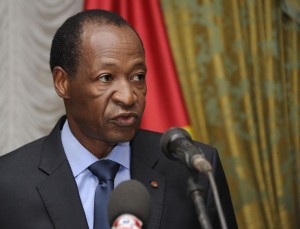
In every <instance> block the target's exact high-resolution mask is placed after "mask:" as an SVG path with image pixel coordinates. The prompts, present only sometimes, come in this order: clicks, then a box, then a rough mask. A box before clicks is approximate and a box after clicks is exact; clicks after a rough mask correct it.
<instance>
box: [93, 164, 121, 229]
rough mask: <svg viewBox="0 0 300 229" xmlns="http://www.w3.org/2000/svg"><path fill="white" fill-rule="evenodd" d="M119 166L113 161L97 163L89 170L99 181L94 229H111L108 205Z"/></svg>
mask: <svg viewBox="0 0 300 229" xmlns="http://www.w3.org/2000/svg"><path fill="white" fill-rule="evenodd" d="M119 166H120V165H119V164H118V163H116V162H114V161H111V160H101V161H97V162H95V163H94V164H92V165H91V166H90V167H89V170H90V171H91V172H92V173H93V174H94V175H95V176H96V177H98V179H99V184H98V185H97V188H96V192H95V205H94V229H109V228H110V226H109V223H108V216H107V205H108V200H109V196H110V193H111V191H112V190H113V188H114V179H115V176H116V174H117V172H118V170H119Z"/></svg>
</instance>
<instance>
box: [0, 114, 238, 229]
mask: <svg viewBox="0 0 300 229" xmlns="http://www.w3.org/2000/svg"><path fill="white" fill-rule="evenodd" d="M64 120H65V118H62V119H61V120H60V121H59V122H58V123H57V125H56V126H55V127H54V129H53V130H52V132H51V133H50V134H49V135H48V136H46V137H43V138H41V139H39V140H36V141H34V142H32V143H29V144H27V145H25V146H23V147H21V148H19V149H17V150H15V151H13V152H11V153H9V154H6V155H4V156H2V157H0V228H1V229H7V228H11V229H13V228H22V229H48V228H49V229H50V228H57V229H69V228H70V229H77V228H78V229H84V228H88V225H87V221H86V218H85V213H84V210H83V207H82V204H81V200H80V197H79V192H78V189H77V185H76V182H75V179H74V177H73V174H72V172H71V168H70V165H69V163H68V160H67V158H66V155H65V153H64V149H63V146H62V143H61V136H60V130H61V128H62V126H63V123H64ZM160 137H161V134H159V133H153V132H150V131H145V130H140V131H138V133H137V134H136V136H135V138H134V140H133V141H132V142H131V150H132V153H131V154H132V156H131V176H132V179H136V180H139V181H141V182H142V183H143V184H144V185H145V186H146V187H147V189H148V190H149V192H150V196H151V204H152V211H151V219H150V223H149V225H148V228H151V229H158V228H162V229H185V228H187V229H192V228H200V226H199V223H198V218H197V214H196V212H195V210H194V209H195V208H194V205H193V202H192V201H191V199H190V198H189V197H188V195H187V191H186V180H187V178H188V177H189V174H190V172H189V171H188V169H187V168H186V167H185V166H184V165H182V164H181V163H179V162H176V161H171V160H169V159H167V158H166V157H165V156H164V155H163V154H162V152H161V150H160V146H159V141H160ZM197 144H198V146H200V147H202V149H203V151H204V152H205V156H206V158H207V159H208V160H209V161H210V162H211V164H212V166H213V169H214V176H215V179H216V182H217V185H218V188H219V195H220V199H221V203H222V205H223V210H224V214H225V217H226V220H227V224H228V228H229V229H232V228H236V227H237V226H236V221H235V216H234V212H233V208H232V204H231V199H230V194H229V191H228V187H227V182H226V179H225V176H224V173H223V169H222V166H221V164H220V161H219V157H218V154H217V152H216V150H215V149H213V148H211V147H209V146H207V145H203V144H200V143H197ZM200 180H201V184H202V185H203V186H204V187H205V190H207V191H206V193H205V194H206V206H207V210H208V213H209V215H210V218H211V222H212V224H213V225H214V228H220V226H219V220H218V215H217V211H216V208H215V204H214V200H213V196H212V193H211V190H210V188H209V182H208V179H207V178H206V176H204V175H200ZM151 181H156V182H157V183H158V187H157V188H155V187H152V186H151Z"/></svg>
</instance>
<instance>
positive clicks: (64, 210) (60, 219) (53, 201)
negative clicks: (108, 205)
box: [37, 120, 88, 229]
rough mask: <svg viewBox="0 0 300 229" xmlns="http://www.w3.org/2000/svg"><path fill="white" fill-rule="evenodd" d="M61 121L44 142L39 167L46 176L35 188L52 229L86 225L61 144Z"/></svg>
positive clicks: (75, 186) (86, 226)
mask: <svg viewBox="0 0 300 229" xmlns="http://www.w3.org/2000/svg"><path fill="white" fill-rule="evenodd" d="M63 123H64V120H60V121H59V122H58V124H57V125H56V126H55V128H54V129H53V131H52V132H51V133H50V135H49V136H48V138H47V139H46V141H45V144H44V148H43V152H42V156H41V161H40V166H39V167H40V169H41V170H42V171H43V172H45V173H46V174H48V177H47V178H46V179H45V180H44V181H43V182H41V183H40V184H39V185H38V186H37V189H38V191H39V193H40V195H41V198H42V201H43V202H44V205H45V207H46V208H47V211H48V213H49V216H50V218H51V220H52V222H53V224H54V226H55V228H58V229H60V228H61V229H65V228H74V229H75V228H78V229H79V228H80V229H82V228H88V224H87V221H86V217H85V213H84V210H83V207H82V204H81V200H80V196H79V192H78V188H77V185H76V182H75V179H74V177H73V174H72V171H71V168H70V165H69V163H68V161H67V158H66V156H65V153H64V150H63V147H62V143H61V138H60V126H61V125H62V124H63Z"/></svg>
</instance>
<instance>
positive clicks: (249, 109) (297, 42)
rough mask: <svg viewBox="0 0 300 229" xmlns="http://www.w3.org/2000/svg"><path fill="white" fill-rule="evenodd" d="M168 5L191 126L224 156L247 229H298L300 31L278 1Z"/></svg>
mask: <svg viewBox="0 0 300 229" xmlns="http://www.w3.org/2000/svg"><path fill="white" fill-rule="evenodd" d="M286 1H289V0H286ZM291 1H292V0H291ZM161 3H162V6H163V9H164V15H165V19H166V24H167V28H168V34H169V39H170V42H171V45H172V50H173V53H174V56H175V61H176V65H177V67H178V72H179V77H180V82H181V85H182V88H183V93H184V98H185V101H186V103H187V107H188V112H189V114H190V117H191V123H192V128H193V130H194V133H195V136H196V139H198V140H200V141H203V142H207V143H210V144H212V145H214V146H216V147H217V148H218V150H219V151H220V154H221V158H222V161H223V163H224V167H225V173H226V176H227V179H228V181H229V184H230V190H231V194H232V198H233V202H234V208H235V212H236V215H237V218H238V224H239V227H240V228H253V229H254V228H255V229H256V228H297V226H299V220H298V219H297V218H298V217H297V215H299V213H300V212H299V197H300V196H299V174H300V173H299V172H300V169H299V168H300V167H299V163H300V160H299V153H300V148H299V142H300V135H299V131H300V126H299V115H300V109H299V108H300V105H299V104H300V103H299V98H300V91H299V73H300V60H299V51H300V29H299V25H298V24H297V23H296V21H295V19H294V18H292V17H290V16H288V15H286V14H285V12H284V11H282V7H281V3H280V2H278V1H275V0H265V1H239V0H230V1H226V2H225V1H217V0H186V1H171V0H161Z"/></svg>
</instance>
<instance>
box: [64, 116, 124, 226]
mask: <svg viewBox="0 0 300 229" xmlns="http://www.w3.org/2000/svg"><path fill="white" fill-rule="evenodd" d="M61 139H62V144H63V147H64V150H65V153H66V155H67V158H68V161H69V164H70V166H71V169H72V172H73V175H74V178H75V181H76V183H77V187H78V190H79V195H80V198H81V202H82V205H83V209H84V212H85V215H86V219H87V222H88V225H89V228H91V229H92V228H93V224H94V197H95V190H96V187H97V185H98V178H97V177H96V176H94V175H93V174H92V173H91V172H90V170H89V169H88V167H89V166H90V165H91V164H93V163H94V162H96V161H98V160H99V159H98V158H97V157H96V156H94V155H93V154H92V153H90V152H89V151H88V150H87V149H86V148H85V147H84V146H83V145H81V144H80V143H79V141H78V140H77V139H76V138H75V137H74V135H73V134H72V132H71V130H70V128H69V124H68V120H66V122H65V124H64V126H63V129H62V131H61ZM105 159H110V160H112V161H115V162H117V163H119V164H120V169H119V171H118V173H117V175H116V177H115V180H114V185H115V187H116V186H117V185H118V184H119V183H121V182H122V181H125V180H129V179H130V145H129V142H125V143H119V144H118V145H116V146H115V147H114V148H113V150H112V151H111V152H110V154H109V155H108V156H107V157H106V158H105Z"/></svg>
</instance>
